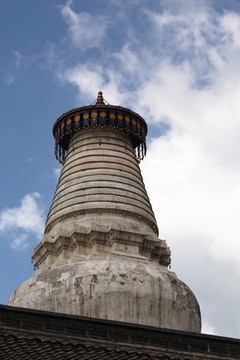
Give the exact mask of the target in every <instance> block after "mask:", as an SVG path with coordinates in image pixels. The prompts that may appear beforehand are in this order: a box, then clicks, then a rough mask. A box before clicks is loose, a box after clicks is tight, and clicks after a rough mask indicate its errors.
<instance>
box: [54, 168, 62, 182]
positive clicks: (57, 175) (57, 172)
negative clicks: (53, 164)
mask: <svg viewBox="0 0 240 360" xmlns="http://www.w3.org/2000/svg"><path fill="white" fill-rule="evenodd" d="M61 171H62V168H56V169H53V173H54V177H55V178H56V179H57V180H58V178H59V176H60V174H61Z"/></svg>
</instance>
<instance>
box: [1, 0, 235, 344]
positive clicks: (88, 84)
mask: <svg viewBox="0 0 240 360" xmlns="http://www.w3.org/2000/svg"><path fill="white" fill-rule="evenodd" d="M0 28H1V29H0V30H1V31H0V39H1V55H0V83H1V86H0V96H1V120H0V123H1V132H0V141H1V152H2V156H1V188H0V189H1V190H0V303H2V304H6V303H7V300H8V298H9V296H10V294H11V293H12V292H13V291H14V289H15V288H16V287H17V286H18V285H20V284H21V283H22V282H23V281H24V280H26V279H27V278H29V277H30V276H31V275H32V274H33V272H34V270H33V266H32V264H31V257H30V255H31V250H32V248H34V247H35V246H36V245H37V243H38V242H39V240H41V237H42V233H43V229H44V222H45V219H46V214H47V212H48V209H49V207H50V204H51V200H52V197H53V194H54V190H55V186H56V183H57V177H58V174H59V171H60V165H59V164H58V163H57V161H56V160H55V158H54V154H53V150H54V140H53V136H52V125H53V123H54V122H55V120H56V119H57V118H58V117H59V116H60V115H61V114H62V113H63V112H66V111H68V110H70V109H72V108H74V107H78V106H83V105H89V104H91V103H92V102H93V101H94V100H95V99H96V97H97V92H98V90H100V89H101V90H102V91H103V93H104V98H105V99H106V100H107V101H108V103H110V104H113V105H121V106H125V107H128V108H131V109H132V110H134V111H136V112H138V113H139V114H141V115H142V116H143V117H144V118H145V120H146V121H147V123H148V126H149V132H148V152H147V157H146V158H145V159H144V161H143V162H142V164H141V168H142V172H143V177H144V180H145V184H146V187H147V191H148V194H149V197H150V199H151V203H152V206H153V209H154V212H155V215H156V218H157V221H158V225H159V230H160V238H162V239H166V240H167V242H168V245H169V246H170V247H171V250H172V271H174V272H176V273H177V275H178V277H179V278H180V279H181V280H183V281H184V282H185V283H186V284H188V285H189V286H190V287H191V289H192V290H193V291H194V293H195V295H196V296H197V298H198V301H199V303H200V307H201V311H202V319H203V332H205V333H212V334H218V335H223V336H229V337H238V338H239V337H240V311H239V304H240V285H239V283H240V281H239V280H240V209H239V203H240V159H239V157H240V81H239V79H240V1H239V0H228V1H224V0H212V1H211V0H206V1H204V0H198V1H195V0H166V1H164V0H124V1H119V0H91V1H89V0H81V1H80V0H72V1H71V0H69V1H66V0H41V1H32V0H23V1H19V0H2V1H1V11H0Z"/></svg>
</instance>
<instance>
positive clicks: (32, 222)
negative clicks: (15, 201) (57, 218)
mask: <svg viewBox="0 0 240 360" xmlns="http://www.w3.org/2000/svg"><path fill="white" fill-rule="evenodd" d="M39 199H40V195H39V193H37V192H36V193H33V194H27V195H25V196H24V198H23V199H22V200H21V205H20V206H19V207H14V208H5V209H3V210H2V211H1V213H0V232H1V233H2V234H4V235H5V236H7V238H8V239H9V238H10V244H11V247H12V248H14V249H19V248H23V247H26V246H27V243H28V239H27V236H28V235H29V234H30V235H32V236H33V237H34V236H35V237H36V236H37V238H38V239H39V238H41V236H42V234H43V229H44V220H43V209H42V208H41V207H40V205H39V204H38V200H39ZM12 238H13V239H12Z"/></svg>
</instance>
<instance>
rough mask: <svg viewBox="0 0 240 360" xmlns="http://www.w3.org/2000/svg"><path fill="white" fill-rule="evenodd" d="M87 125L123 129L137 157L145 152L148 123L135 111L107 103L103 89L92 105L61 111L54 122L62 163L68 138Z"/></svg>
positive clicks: (56, 142)
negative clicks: (65, 111)
mask: <svg viewBox="0 0 240 360" xmlns="http://www.w3.org/2000/svg"><path fill="white" fill-rule="evenodd" d="M89 127H92V128H96V127H100V128H105V127H110V128H112V129H113V130H115V129H116V130H118V131H124V132H125V133H127V134H128V135H129V137H130V139H131V142H132V145H133V148H134V149H135V151H136V156H137V159H138V160H139V161H140V160H142V159H143V158H144V156H145V155H146V140H145V139H146V135H147V124H146V122H145V121H144V119H143V118H142V117H141V116H140V115H138V114H137V113H135V112H133V111H131V110H129V109H126V108H123V107H121V106H114V105H106V104H105V102H104V99H103V95H102V92H101V91H99V93H98V98H97V100H96V102H95V104H93V105H89V106H83V107H80V108H76V109H73V110H70V111H68V112H67V113H64V114H63V115H62V116H60V117H59V118H58V119H57V121H56V123H55V124H54V126H53V135H54V138H55V155H56V158H57V159H58V160H59V162H60V163H62V164H63V162H64V160H65V156H66V152H67V149H68V145H69V141H70V139H71V137H72V136H73V134H74V132H75V131H84V130H87V129H88V128H89Z"/></svg>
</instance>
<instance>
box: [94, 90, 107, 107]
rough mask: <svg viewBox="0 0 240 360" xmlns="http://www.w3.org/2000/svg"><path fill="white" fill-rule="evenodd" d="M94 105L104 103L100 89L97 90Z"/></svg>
mask: <svg viewBox="0 0 240 360" xmlns="http://www.w3.org/2000/svg"><path fill="white" fill-rule="evenodd" d="M96 105H105V104H104V101H103V94H102V92H101V91H99V92H98V97H97V102H96Z"/></svg>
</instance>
